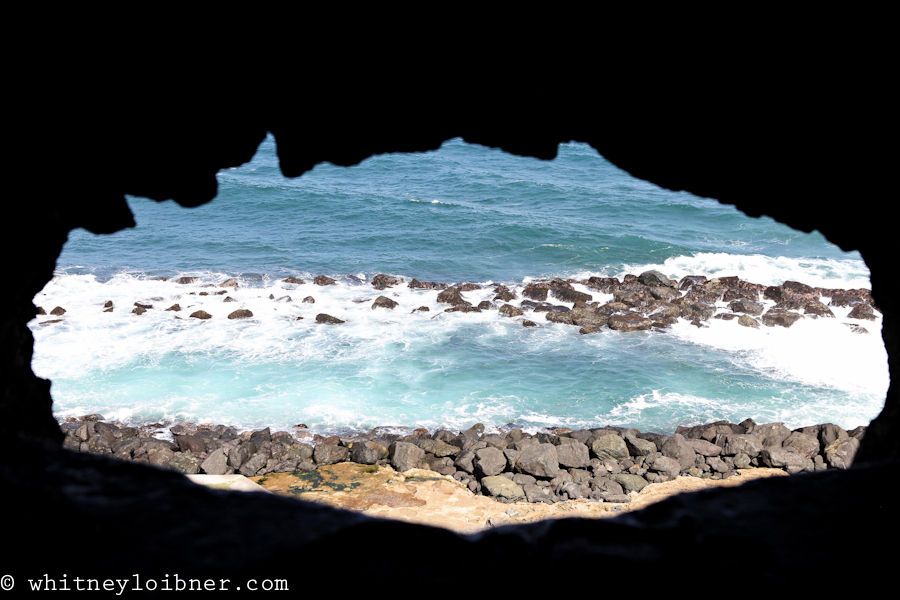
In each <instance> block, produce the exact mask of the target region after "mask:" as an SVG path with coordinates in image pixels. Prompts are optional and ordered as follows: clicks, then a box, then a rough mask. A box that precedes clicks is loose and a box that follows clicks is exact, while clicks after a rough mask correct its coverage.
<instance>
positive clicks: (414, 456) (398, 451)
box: [390, 441, 425, 473]
mask: <svg viewBox="0 0 900 600" xmlns="http://www.w3.org/2000/svg"><path fill="white" fill-rule="evenodd" d="M390 456H391V466H392V467H394V469H395V470H397V471H399V472H401V473H403V472H406V471H409V470H410V469H417V468H418V467H419V464H420V463H422V462H424V461H425V451H424V450H422V449H421V448H419V447H418V446H416V445H415V444H410V443H407V442H399V441H398V442H394V443H393V444H391V447H390Z"/></svg>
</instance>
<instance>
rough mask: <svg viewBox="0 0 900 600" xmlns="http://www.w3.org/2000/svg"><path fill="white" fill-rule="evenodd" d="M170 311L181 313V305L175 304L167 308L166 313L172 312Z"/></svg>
mask: <svg viewBox="0 0 900 600" xmlns="http://www.w3.org/2000/svg"><path fill="white" fill-rule="evenodd" d="M170 310H171V311H174V312H181V305H180V304H173V305H172V306H170V307H169V308H167V309H166V310H165V311H164V312H168V311H170Z"/></svg>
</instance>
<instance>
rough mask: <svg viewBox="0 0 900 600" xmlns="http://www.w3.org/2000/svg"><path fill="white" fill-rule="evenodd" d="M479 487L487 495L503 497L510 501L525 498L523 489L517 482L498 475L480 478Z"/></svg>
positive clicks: (519, 500)
mask: <svg viewBox="0 0 900 600" xmlns="http://www.w3.org/2000/svg"><path fill="white" fill-rule="evenodd" d="M481 487H482V490H484V492H486V494H487V495H488V496H493V497H495V498H504V499H506V500H508V501H510V502H521V501H522V500H525V490H523V489H522V486H520V485H519V484H517V483H515V482H513V481H511V480H509V479H507V478H506V477H500V476H488V477H484V478H483V479H482V480H481Z"/></svg>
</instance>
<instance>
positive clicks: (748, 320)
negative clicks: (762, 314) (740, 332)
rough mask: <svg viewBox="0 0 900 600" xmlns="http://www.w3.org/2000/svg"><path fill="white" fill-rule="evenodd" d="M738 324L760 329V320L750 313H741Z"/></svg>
mask: <svg viewBox="0 0 900 600" xmlns="http://www.w3.org/2000/svg"><path fill="white" fill-rule="evenodd" d="M738 325H741V326H742V327H752V328H754V329H759V321H757V320H756V319H754V318H753V317H751V316H749V315H741V316H740V317H738Z"/></svg>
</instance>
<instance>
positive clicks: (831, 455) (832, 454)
mask: <svg viewBox="0 0 900 600" xmlns="http://www.w3.org/2000/svg"><path fill="white" fill-rule="evenodd" d="M858 450H859V440H858V439H856V438H852V437H846V438H840V439H837V440H835V441H834V442H832V443H831V444H829V445H828V446H826V447H825V451H824V452H823V454H824V455H825V460H826V461H828V464H829V465H831V466H832V467H834V468H836V469H849V468H850V465H852V464H853V459H854V458H855V457H856V452H857V451H858Z"/></svg>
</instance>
